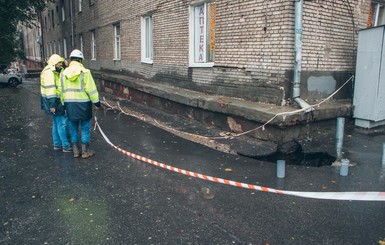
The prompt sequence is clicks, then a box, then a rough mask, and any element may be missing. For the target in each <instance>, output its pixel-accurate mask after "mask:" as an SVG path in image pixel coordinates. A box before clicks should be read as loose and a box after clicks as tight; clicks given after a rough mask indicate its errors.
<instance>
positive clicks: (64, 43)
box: [63, 38, 68, 58]
mask: <svg viewBox="0 0 385 245" xmlns="http://www.w3.org/2000/svg"><path fill="white" fill-rule="evenodd" d="M63 57H64V58H68V55H67V39H65V38H63Z"/></svg>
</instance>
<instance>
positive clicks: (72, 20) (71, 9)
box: [70, 0, 75, 49]
mask: <svg viewBox="0 0 385 245" xmlns="http://www.w3.org/2000/svg"><path fill="white" fill-rule="evenodd" d="M70 15H71V47H72V49H74V47H75V37H74V35H75V33H74V32H75V31H74V14H73V0H70Z"/></svg>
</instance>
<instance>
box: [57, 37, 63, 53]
mask: <svg viewBox="0 0 385 245" xmlns="http://www.w3.org/2000/svg"><path fill="white" fill-rule="evenodd" d="M57 47H58V55H62V52H61V42H60V40H59V41H58V43H57Z"/></svg>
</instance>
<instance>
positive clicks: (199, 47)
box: [189, 3, 216, 67]
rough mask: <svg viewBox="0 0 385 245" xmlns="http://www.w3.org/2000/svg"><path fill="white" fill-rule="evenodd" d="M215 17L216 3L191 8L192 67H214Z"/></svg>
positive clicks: (190, 58) (190, 57)
mask: <svg viewBox="0 0 385 245" xmlns="http://www.w3.org/2000/svg"><path fill="white" fill-rule="evenodd" d="M215 16H216V8H215V3H203V4H200V5H195V6H191V7H190V48H189V49H190V54H189V60H190V66H197V67H212V66H213V65H214V53H215Z"/></svg>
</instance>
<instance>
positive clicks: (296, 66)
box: [292, 0, 313, 112]
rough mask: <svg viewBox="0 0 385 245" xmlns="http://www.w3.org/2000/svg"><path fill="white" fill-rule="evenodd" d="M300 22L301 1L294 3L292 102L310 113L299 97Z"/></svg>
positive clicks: (307, 106) (301, 12) (301, 15)
mask: <svg viewBox="0 0 385 245" xmlns="http://www.w3.org/2000/svg"><path fill="white" fill-rule="evenodd" d="M302 21H303V0H297V1H295V23H294V24H295V32H294V53H295V61H294V77H293V91H292V96H293V100H294V101H295V102H296V103H297V104H298V105H299V106H300V107H301V108H305V112H310V111H312V110H313V108H312V107H311V106H310V105H309V104H308V103H306V102H305V101H304V100H303V99H301V98H300V96H301V69H302V68H301V65H302Z"/></svg>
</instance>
